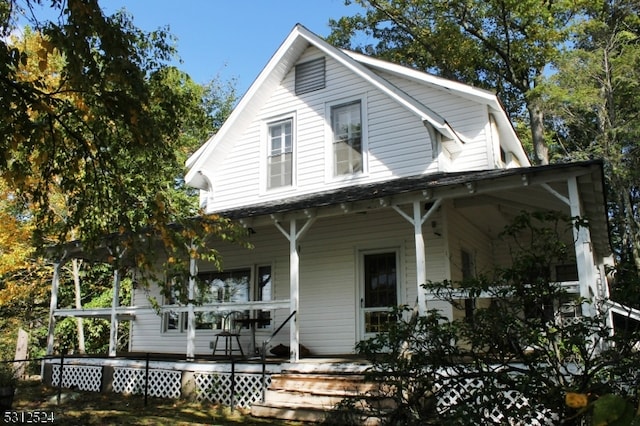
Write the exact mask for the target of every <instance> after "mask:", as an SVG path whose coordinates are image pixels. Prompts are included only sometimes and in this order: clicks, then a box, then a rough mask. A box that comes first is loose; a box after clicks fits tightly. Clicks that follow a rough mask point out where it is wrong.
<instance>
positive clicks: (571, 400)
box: [338, 213, 640, 425]
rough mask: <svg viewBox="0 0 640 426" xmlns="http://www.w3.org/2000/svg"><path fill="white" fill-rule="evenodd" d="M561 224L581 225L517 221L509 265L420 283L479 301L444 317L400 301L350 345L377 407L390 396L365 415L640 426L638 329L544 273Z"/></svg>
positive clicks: (564, 223) (455, 299)
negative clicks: (382, 324)
mask: <svg viewBox="0 0 640 426" xmlns="http://www.w3.org/2000/svg"><path fill="white" fill-rule="evenodd" d="M572 226H584V223H581V222H580V221H571V220H569V218H564V217H561V216H559V215H556V214H549V213H544V214H542V213H541V214H521V215H520V216H518V217H517V218H516V220H515V221H514V222H513V223H512V224H511V225H510V226H508V227H507V228H506V229H505V231H504V233H503V237H504V238H508V239H511V240H512V241H513V242H514V243H515V244H514V246H516V247H518V249H517V250H515V251H514V252H513V261H512V264H511V266H510V267H508V268H500V269H496V270H495V271H492V274H491V275H490V276H479V277H477V278H474V279H469V280H465V281H464V282H459V283H452V282H446V281H445V282H439V283H428V284H426V285H425V286H424V287H425V290H427V291H429V292H431V293H432V294H435V295H436V296H437V298H438V299H440V300H443V301H447V302H450V303H451V304H452V305H453V306H454V307H457V308H458V309H460V311H461V312H465V307H467V308H468V305H469V303H468V302H465V300H473V299H477V298H480V297H482V298H485V299H486V303H478V304H477V305H475V308H474V309H473V310H472V312H469V310H468V309H466V312H467V315H465V316H463V317H460V318H454V319H451V318H448V317H445V316H443V315H442V313H441V312H439V311H436V310H431V311H428V312H427V314H426V315H424V316H419V315H416V312H414V310H413V309H410V308H409V307H407V306H401V307H399V308H398V309H397V311H396V313H397V314H398V318H403V319H402V320H400V321H398V322H396V323H393V324H390V326H389V329H388V332H386V333H381V334H379V335H378V336H376V337H375V338H372V339H370V340H367V341H363V342H361V343H360V344H358V346H357V349H358V350H359V351H360V352H361V353H363V354H365V355H366V356H367V358H369V359H370V360H371V362H372V364H373V368H372V371H371V373H370V375H369V379H370V380H374V381H376V382H378V383H379V384H380V386H379V391H378V392H377V394H376V395H375V397H376V400H377V401H380V400H381V398H384V399H386V400H391V401H392V403H391V404H389V403H387V404H384V405H380V404H375V403H370V404H369V405H368V407H366V408H367V412H366V413H365V414H366V415H369V416H371V417H372V418H382V419H383V422H385V423H386V424H390V425H400V424H402V425H427V424H439V425H440V424H446V425H455V424H458V425H469V424H496V425H497V424H520V425H546V424H560V423H561V424H566V425H584V424H594V425H595V424H597V425H632V424H633V425H635V424H640V423H639V422H640V420H639V419H638V417H637V415H638V414H637V413H638V412H639V411H638V409H639V405H638V404H639V402H640V401H639V397H638V390H639V389H640V372H638V369H637V366H638V365H640V353H639V351H638V350H637V347H635V346H634V344H636V343H637V342H640V334H638V332H637V331H634V330H617V332H616V333H615V334H614V333H613V332H612V329H611V324H610V323H609V321H608V316H607V312H606V309H605V307H604V305H603V304H596V303H593V301H592V300H585V299H582V298H580V297H578V296H576V295H575V294H570V293H568V292H567V291H566V289H565V288H563V287H562V286H560V285H557V284H556V283H555V282H553V280H552V276H551V274H550V273H549V270H550V267H551V266H552V265H557V264H563V263H566V261H567V257H568V256H569V254H570V253H571V252H572V250H573V248H572V247H571V246H570V244H571V241H572V240H571V239H569V243H566V242H564V241H567V239H566V238H564V239H563V238H561V235H559V234H562V233H566V232H569V234H571V231H572V228H571V227H572ZM586 313H588V315H585V314H586ZM574 314H575V315H574ZM338 408H339V407H338ZM343 408H344V407H343ZM348 408H350V409H351V410H353V409H354V408H355V407H348Z"/></svg>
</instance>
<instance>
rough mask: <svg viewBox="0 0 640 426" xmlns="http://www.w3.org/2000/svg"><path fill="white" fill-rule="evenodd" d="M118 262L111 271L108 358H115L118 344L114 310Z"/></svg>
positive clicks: (118, 287)
mask: <svg viewBox="0 0 640 426" xmlns="http://www.w3.org/2000/svg"><path fill="white" fill-rule="evenodd" d="M118 266H119V262H118V260H116V265H115V268H114V269H113V299H112V301H111V327H110V332H111V333H110V335H109V356H111V357H114V356H116V344H117V342H118V316H117V311H116V308H117V307H118V306H119V305H120V271H119V269H118Z"/></svg>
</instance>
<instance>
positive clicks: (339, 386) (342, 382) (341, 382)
mask: <svg viewBox="0 0 640 426" xmlns="http://www.w3.org/2000/svg"><path fill="white" fill-rule="evenodd" d="M269 388H270V389H272V390H288V391H293V392H308V393H312V394H315V395H342V396H346V395H362V394H364V393H366V392H371V391H373V390H375V385H374V384H373V383H367V382H365V376H364V375H362V374H354V375H336V374H299V373H292V374H289V373H284V374H273V375H272V376H271V386H270V387H269Z"/></svg>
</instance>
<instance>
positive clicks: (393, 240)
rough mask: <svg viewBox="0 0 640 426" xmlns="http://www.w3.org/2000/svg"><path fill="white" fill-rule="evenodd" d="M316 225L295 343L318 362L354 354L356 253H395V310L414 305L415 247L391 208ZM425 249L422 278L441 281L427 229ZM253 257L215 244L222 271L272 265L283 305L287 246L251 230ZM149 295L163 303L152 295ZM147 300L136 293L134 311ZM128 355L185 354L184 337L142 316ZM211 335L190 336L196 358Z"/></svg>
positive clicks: (303, 273) (303, 254)
mask: <svg viewBox="0 0 640 426" xmlns="http://www.w3.org/2000/svg"><path fill="white" fill-rule="evenodd" d="M357 217H358V220H354V214H351V215H344V216H338V217H334V218H324V219H318V220H317V221H316V222H315V223H314V224H313V225H312V226H311V227H310V228H309V230H308V232H307V234H306V235H305V237H304V238H303V239H302V240H301V241H300V245H299V250H300V311H299V315H298V323H299V326H300V341H301V343H302V344H303V345H305V346H306V347H307V348H309V349H310V350H311V351H312V353H314V354H317V355H329V354H341V353H352V352H353V351H354V345H355V344H356V342H357V340H358V336H359V333H358V321H359V319H358V313H359V310H358V307H359V305H358V303H357V301H358V300H359V299H358V298H359V293H358V292H359V278H358V277H359V274H360V273H359V256H360V253H361V252H362V251H368V250H379V249H393V250H395V249H397V250H399V253H400V261H401V264H399V265H398V271H399V279H400V284H401V293H400V296H401V299H400V300H399V303H405V304H408V305H410V306H413V305H414V304H415V300H416V297H417V288H418V283H417V282H416V266H415V244H414V239H413V226H412V225H411V224H410V223H409V222H407V221H406V220H405V219H404V218H402V217H401V216H400V215H399V214H398V213H397V212H395V211H393V210H392V209H390V208H387V209H379V210H374V211H371V212H368V213H366V214H357ZM435 218H436V219H435V220H439V219H438V218H439V216H438V215H436V216H435ZM424 228H425V231H424V232H425V246H426V249H427V273H428V279H430V280H442V279H444V278H446V276H445V275H444V274H445V271H446V268H444V266H443V265H444V255H443V254H442V253H443V252H444V247H443V241H444V240H443V238H442V237H441V236H437V235H435V234H433V232H431V226H430V224H428V225H425V227H424ZM250 242H251V243H252V244H253V245H254V248H253V249H251V250H248V249H243V248H241V247H239V246H237V245H232V244H227V243H214V246H215V247H216V248H217V249H218V250H219V251H220V252H221V253H222V256H223V264H224V268H225V269H237V268H245V267H254V266H256V265H264V264H271V265H272V273H273V277H272V279H273V284H274V289H273V292H274V294H273V298H274V299H287V298H288V297H289V242H288V241H287V239H286V238H284V236H283V235H282V234H281V233H280V232H279V231H278V230H277V229H276V228H275V226H272V225H271V226H263V227H258V228H256V233H255V234H253V235H252V236H251V237H250ZM209 269H212V267H211V265H207V264H201V265H199V270H200V271H206V270H209ZM149 294H150V295H152V296H155V297H156V298H158V300H159V301H161V300H162V299H161V297H160V294H159V291H158V290H157V288H152V289H150V292H149ZM146 298H147V295H146V294H145V292H144V291H143V290H137V291H136V294H135V300H136V304H137V305H141V301H145V300H146ZM287 316H288V310H287V309H283V310H280V311H278V312H276V313H275V321H274V322H275V326H278V325H279V324H280V323H281V322H282V321H284V320H285V319H286V317H287ZM132 324H133V326H132V331H131V336H132V338H131V342H132V344H131V350H132V351H143V352H178V353H180V352H182V351H184V350H186V333H184V332H182V333H180V332H173V333H163V332H162V320H161V317H160V316H159V315H157V314H155V312H153V311H151V310H150V311H147V312H143V313H141V314H139V315H137V316H136V319H135V320H134V321H133V322H132ZM272 331H273V328H270V329H266V330H258V331H257V333H256V340H257V342H258V344H260V342H262V341H263V340H264V339H266V338H267V337H268V336H269V334H270V333H271V332H272ZM249 336H250V333H249V331H248V330H246V331H245V332H243V338H242V341H243V344H244V346H245V347H247V346H248V344H249ZM214 338H215V337H214V331H208V330H197V331H196V354H201V355H202V354H209V353H211V351H210V349H209V342H210V341H212V340H214ZM288 339H289V329H288V327H285V328H284V329H283V330H282V331H281V332H280V334H279V335H278V337H277V338H276V339H275V340H274V341H273V342H272V345H277V344H278V343H283V344H285V345H288Z"/></svg>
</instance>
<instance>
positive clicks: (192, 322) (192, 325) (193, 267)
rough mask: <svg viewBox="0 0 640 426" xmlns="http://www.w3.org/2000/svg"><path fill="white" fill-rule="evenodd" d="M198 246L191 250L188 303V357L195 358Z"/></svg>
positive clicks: (192, 247)
mask: <svg viewBox="0 0 640 426" xmlns="http://www.w3.org/2000/svg"><path fill="white" fill-rule="evenodd" d="M196 250H197V249H196V247H195V245H194V244H192V245H191V246H190V250H189V289H188V298H189V303H188V305H187V309H188V310H187V359H193V357H194V356H195V351H196V350H195V349H196V316H195V313H194V311H193V299H194V298H195V286H196V276H197V275H198V265H197V262H196V256H195V252H196Z"/></svg>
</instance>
